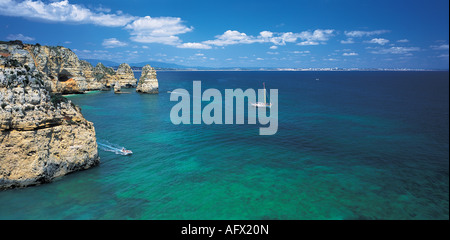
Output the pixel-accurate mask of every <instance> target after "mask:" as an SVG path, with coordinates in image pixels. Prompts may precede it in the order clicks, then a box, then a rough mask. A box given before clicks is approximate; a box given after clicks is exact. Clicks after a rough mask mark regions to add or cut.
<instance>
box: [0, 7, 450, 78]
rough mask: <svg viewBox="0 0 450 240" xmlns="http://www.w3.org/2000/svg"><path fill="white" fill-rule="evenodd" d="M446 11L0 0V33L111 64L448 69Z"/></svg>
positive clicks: (5, 36)
mask: <svg viewBox="0 0 450 240" xmlns="http://www.w3.org/2000/svg"><path fill="white" fill-rule="evenodd" d="M448 12H449V1H448V0H428V1H425V0H424V1H415V0H411V1H406V0H405V1H403V0H391V1H386V0H376V1H372V0H359V1H355V0H341V1H339V0H304V1H292V0H291V1H285V0H277V1H266V0H259V1H254V0H247V1H244V0H240V1H235V0H227V1H219V0H215V1H211V0H201V1H197V0H192V1H187V0H154V1H141V0H128V1H119V0H103V1H75V0H64V1H61V0H53V1H44V0H25V1H23V0H21V1H16V0H0V29H1V30H0V39H1V40H13V39H20V40H22V41H24V42H27V43H40V44H41V45H62V46H65V47H68V48H70V49H72V50H73V51H75V52H76V53H77V55H78V56H79V57H80V58H86V59H104V60H110V61H115V62H119V63H120V62H129V63H133V62H145V61H163V62H168V63H176V64H180V65H185V66H204V67H283V68H311V67H312V68H325V67H340V68H413V69H418V68H421V69H448V66H449V23H448V22H449V14H448Z"/></svg>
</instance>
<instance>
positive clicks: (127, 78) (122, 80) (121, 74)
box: [116, 63, 137, 88]
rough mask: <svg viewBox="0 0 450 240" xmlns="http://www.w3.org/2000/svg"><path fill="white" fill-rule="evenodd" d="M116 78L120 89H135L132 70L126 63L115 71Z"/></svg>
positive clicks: (135, 82)
mask: <svg viewBox="0 0 450 240" xmlns="http://www.w3.org/2000/svg"><path fill="white" fill-rule="evenodd" d="M116 78H117V79H116V80H117V82H119V84H120V86H121V87H125V88H135V87H136V85H137V79H136V78H135V77H134V74H133V70H132V69H131V67H130V65H128V64H126V63H122V64H120V65H119V68H117V71H116Z"/></svg>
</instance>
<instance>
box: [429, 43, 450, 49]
mask: <svg viewBox="0 0 450 240" xmlns="http://www.w3.org/2000/svg"><path fill="white" fill-rule="evenodd" d="M430 47H431V48H432V49H434V50H449V46H448V44H441V45H433V46H430Z"/></svg>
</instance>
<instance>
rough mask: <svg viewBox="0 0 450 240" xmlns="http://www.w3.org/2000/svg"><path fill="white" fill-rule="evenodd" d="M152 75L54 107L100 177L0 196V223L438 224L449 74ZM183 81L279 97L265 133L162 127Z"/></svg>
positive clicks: (445, 176)
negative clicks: (94, 153)
mask: <svg viewBox="0 0 450 240" xmlns="http://www.w3.org/2000/svg"><path fill="white" fill-rule="evenodd" d="M135 74H136V77H137V78H139V76H140V72H136V73H135ZM157 74H158V81H159V94H155V95H149V94H139V93H136V92H135V89H123V90H122V91H123V92H126V94H114V93H113V92H112V91H107V92H103V91H96V92H90V93H87V94H81V95H70V96H67V98H68V99H70V100H71V101H72V102H74V103H75V104H77V105H79V106H80V107H81V109H82V113H83V115H84V117H85V118H86V119H88V120H89V121H91V122H93V123H94V126H95V130H96V136H97V142H98V143H99V155H100V158H101V160H100V161H101V164H100V165H99V166H97V167H94V168H91V169H89V170H85V171H80V172H76V173H72V174H69V175H67V176H64V177H61V178H58V179H56V180H55V181H54V182H53V183H49V184H43V185H39V186H34V187H29V188H23V189H12V190H6V191H2V192H0V219H157V220H159V219H189V220H195V219H203V220H209V219H224V220H229V219H231V220H239V219H244V220H245V219H252V220H260V219H261V220H264V219H287V220H288V219H302V220H303V219H306V220H315V219H330V220H341V219H342V220H355V219H395V220H409V219H446V220H448V219H449V74H448V71H447V72H434V71H429V72H357V71H354V72H344V71H342V72H339V71H336V72H280V71H274V72H270V71H158V73H157ZM193 81H201V84H202V90H206V89H209V88H214V89H218V90H219V91H220V92H222V93H223V92H224V91H225V89H238V88H240V89H243V90H246V89H261V88H262V84H263V83H265V86H266V88H267V89H268V90H269V89H278V119H277V120H278V129H277V130H278V131H277V132H276V134H274V135H267V136H264V135H259V128H260V127H262V125H259V124H256V125H255V124H247V123H246V124H211V125H208V124H204V123H203V124H179V125H176V124H173V123H172V121H171V119H170V112H171V110H172V108H173V107H174V106H175V105H176V104H177V103H178V102H177V101H170V95H171V93H170V92H171V91H173V90H175V89H179V88H182V89H186V90H187V91H188V92H190V93H192V89H193ZM193 98H194V96H191V100H192V99H193ZM268 98H270V95H269V96H268ZM191 104H192V101H191ZM206 104H207V102H204V103H203V105H206ZM190 111H191V113H192V111H193V110H192V108H191V109H190ZM269 111H270V110H269ZM245 114H247V112H245ZM191 123H192V122H191ZM105 146H106V147H105ZM122 147H124V148H126V149H130V150H132V151H133V154H132V155H127V156H124V155H121V154H119V153H118V152H117V151H115V150H112V151H111V149H121V148H122Z"/></svg>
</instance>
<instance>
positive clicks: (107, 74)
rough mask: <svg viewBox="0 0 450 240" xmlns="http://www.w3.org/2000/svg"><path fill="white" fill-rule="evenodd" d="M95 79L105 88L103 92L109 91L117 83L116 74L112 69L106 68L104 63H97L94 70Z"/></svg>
mask: <svg viewBox="0 0 450 240" xmlns="http://www.w3.org/2000/svg"><path fill="white" fill-rule="evenodd" d="M94 77H95V79H96V80H97V81H99V82H101V83H102V84H103V86H104V88H102V89H101V90H109V89H110V88H111V86H112V85H114V82H116V79H117V77H116V72H115V71H114V69H113V68H111V67H105V65H103V64H102V63H97V66H95V68H94Z"/></svg>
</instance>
